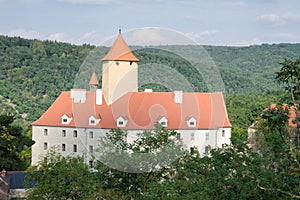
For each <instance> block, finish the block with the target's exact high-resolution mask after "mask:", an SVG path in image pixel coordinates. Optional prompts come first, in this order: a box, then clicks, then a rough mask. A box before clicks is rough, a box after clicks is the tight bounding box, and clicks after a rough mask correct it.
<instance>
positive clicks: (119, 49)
mask: <svg viewBox="0 0 300 200" xmlns="http://www.w3.org/2000/svg"><path fill="white" fill-rule="evenodd" d="M102 60H116V61H134V62H138V61H139V59H137V58H136V57H135V55H133V53H132V52H131V50H130V49H129V47H128V45H127V44H126V42H125V40H124V38H123V37H122V35H121V33H120V34H119V35H118V37H117V39H116V41H115V42H114V44H113V46H112V47H111V49H110V50H109V52H108V53H107V54H106V56H105V57H104V58H103V59H102Z"/></svg>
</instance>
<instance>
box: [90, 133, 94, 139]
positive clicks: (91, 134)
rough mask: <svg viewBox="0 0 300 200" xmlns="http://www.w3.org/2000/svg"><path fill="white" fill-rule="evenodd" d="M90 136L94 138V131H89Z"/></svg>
mask: <svg viewBox="0 0 300 200" xmlns="http://www.w3.org/2000/svg"><path fill="white" fill-rule="evenodd" d="M90 138H91V139H93V138H94V132H93V131H90Z"/></svg>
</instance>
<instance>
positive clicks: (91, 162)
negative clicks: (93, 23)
mask: <svg viewBox="0 0 300 200" xmlns="http://www.w3.org/2000/svg"><path fill="white" fill-rule="evenodd" d="M89 167H90V168H93V167H94V162H93V161H92V160H90V161H89Z"/></svg>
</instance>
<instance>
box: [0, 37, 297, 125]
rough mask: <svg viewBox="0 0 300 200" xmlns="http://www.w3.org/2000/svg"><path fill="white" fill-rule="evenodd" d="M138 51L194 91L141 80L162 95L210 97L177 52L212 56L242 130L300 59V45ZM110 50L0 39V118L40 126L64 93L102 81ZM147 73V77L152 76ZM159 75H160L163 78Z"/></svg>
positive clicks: (230, 110) (233, 118)
mask: <svg viewBox="0 0 300 200" xmlns="http://www.w3.org/2000/svg"><path fill="white" fill-rule="evenodd" d="M132 49H135V50H134V53H135V54H136V56H137V57H138V58H139V59H140V62H139V66H140V67H141V69H151V70H152V72H153V69H154V71H157V70H155V69H156V68H160V69H162V68H161V67H162V66H167V67H165V68H163V69H165V73H163V74H167V73H168V72H166V71H172V70H174V71H175V72H177V74H180V76H183V77H184V79H186V80H187V82H188V84H189V86H190V89H186V88H185V87H182V88H180V87H181V85H180V83H181V81H176V77H174V76H173V74H174V73H173V74H172V73H171V74H170V75H169V76H164V77H163V78H161V79H166V80H160V81H161V84H157V81H156V80H151V77H150V79H149V80H143V79H140V80H139V81H140V82H142V81H144V82H145V83H146V84H145V85H141V90H142V89H143V88H145V87H149V86H150V87H152V88H153V89H154V90H156V91H161V90H168V89H169V90H171V89H184V90H192V91H207V90H208V88H207V84H206V82H207V80H205V81H203V75H204V76H205V74H206V71H205V69H203V71H202V72H200V73H199V69H198V70H197V69H195V67H193V66H194V65H195V64H194V63H192V62H190V60H188V59H185V58H182V57H180V56H178V55H175V54H174V53H172V52H175V51H173V50H174V49H176V52H178V51H179V52H184V53H185V54H186V55H194V54H195V52H199V51H201V54H207V55H208V56H210V57H211V61H210V64H215V65H216V69H217V70H218V71H219V72H220V76H221V80H222V81H223V84H224V86H225V89H224V90H223V92H224V93H225V96H226V103H227V107H228V113H229V116H230V119H231V123H232V124H233V126H234V127H235V128H236V130H237V129H238V128H242V129H244V130H245V128H247V127H248V126H249V125H250V124H251V123H252V122H253V121H254V120H255V118H256V117H257V116H258V115H259V114H260V113H261V110H262V109H263V108H264V107H266V106H267V105H268V104H270V103H272V102H273V100H274V99H276V98H277V96H278V95H279V93H280V92H278V91H280V90H281V88H280V87H279V85H278V84H277V83H276V81H275V80H274V77H275V72H276V71H278V70H279V68H280V65H279V63H280V62H282V61H283V59H284V58H289V59H295V58H296V57H297V56H298V55H300V44H273V45H267V44H263V45H254V46H249V47H224V46H223V47H222V46H220V47H219V46H203V47H201V49H200V50H199V47H195V46H191V45H182V46H172V47H168V48H167V47H166V46H156V47H132ZM166 49H167V50H166ZM108 50H109V48H108V47H97V48H96V47H95V46H91V45H82V46H76V45H72V44H67V43H61V42H54V41H40V40H28V39H23V38H20V37H7V36H0V71H1V73H0V76H1V78H0V103H1V104H0V105H1V107H0V108H1V110H0V113H15V114H16V118H17V119H16V121H17V122H18V123H20V124H25V125H24V126H26V125H28V124H29V123H30V122H32V121H34V120H36V119H37V118H38V117H39V116H40V115H41V114H42V113H43V112H44V111H45V110H46V109H47V108H48V107H49V106H50V105H51V103H52V102H53V101H54V100H55V99H56V98H57V97H58V95H59V94H60V93H61V92H62V91H67V90H70V89H71V88H72V87H77V86H80V87H87V86H88V84H87V83H88V79H89V77H90V75H91V73H92V72H93V71H96V72H97V74H98V78H99V79H101V58H102V57H103V56H104V55H105V54H106V53H107V51H108ZM168 50H169V51H168ZM170 52H171V53H170ZM149 65H151V67H149ZM155 67H156V68H155ZM171 68H172V69H171ZM170 69H171V70H170ZM200 70H201V68H200ZM141 71H143V70H141ZM160 72H161V71H160ZM143 73H147V70H144V71H143ZM99 74H100V75H99ZM140 75H141V74H139V76H140ZM159 75H160V73H158V74H157V77H158V76H159ZM211 75H212V74H209V76H211ZM141 76H143V74H142V75H141ZM160 77H161V76H160ZM100 81H101V80H100ZM166 82H167V83H169V85H176V87H177V86H178V87H179V88H168V87H166V85H164V84H163V83H166ZM78 83H80V84H81V85H80V84H78ZM178 84H179V85H178ZM169 85H168V86H169ZM173 87H174V86H173Z"/></svg>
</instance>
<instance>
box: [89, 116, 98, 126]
mask: <svg viewBox="0 0 300 200" xmlns="http://www.w3.org/2000/svg"><path fill="white" fill-rule="evenodd" d="M100 120H101V119H100V116H99V117H98V119H97V118H96V117H95V116H94V115H92V116H91V117H90V118H89V125H90V126H95V125H97V124H98V123H99V122H100Z"/></svg>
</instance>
